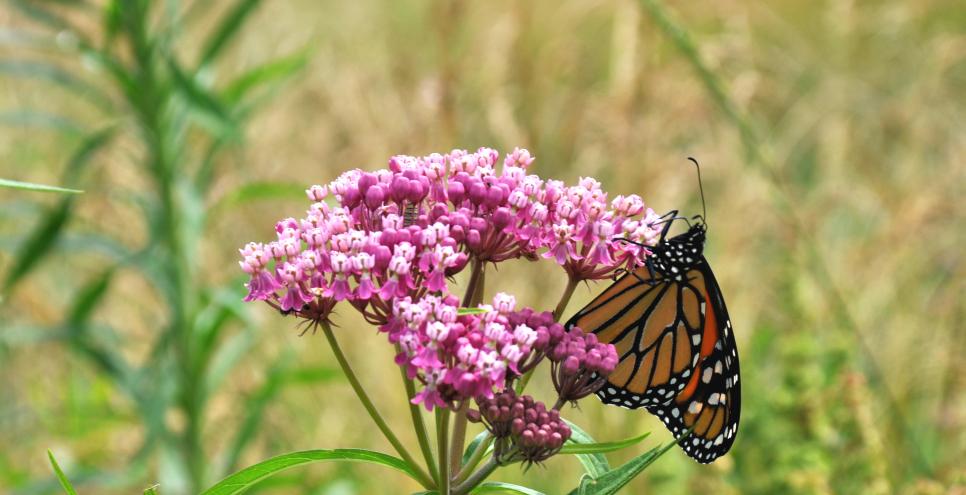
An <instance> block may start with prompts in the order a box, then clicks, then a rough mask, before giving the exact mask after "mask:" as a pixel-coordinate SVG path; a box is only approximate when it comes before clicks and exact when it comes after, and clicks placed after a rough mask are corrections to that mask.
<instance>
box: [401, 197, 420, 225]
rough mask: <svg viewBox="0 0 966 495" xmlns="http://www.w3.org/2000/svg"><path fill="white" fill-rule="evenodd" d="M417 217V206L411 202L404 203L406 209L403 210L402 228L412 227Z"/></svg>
mask: <svg viewBox="0 0 966 495" xmlns="http://www.w3.org/2000/svg"><path fill="white" fill-rule="evenodd" d="M418 217H419V206H417V205H416V204H415V203H412V202H409V203H406V207H405V208H404V209H403V227H409V226H410V225H414V224H415V223H416V219H417V218H418Z"/></svg>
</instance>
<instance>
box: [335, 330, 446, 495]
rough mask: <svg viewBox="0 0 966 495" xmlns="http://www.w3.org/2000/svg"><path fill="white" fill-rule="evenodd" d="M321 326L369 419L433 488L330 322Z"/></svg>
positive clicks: (419, 477) (431, 481)
mask: <svg viewBox="0 0 966 495" xmlns="http://www.w3.org/2000/svg"><path fill="white" fill-rule="evenodd" d="M319 326H320V327H322V333H324V334H325V338H326V340H328V341H329V347H331V348H332V353H333V354H335V359H336V361H338V362H339V366H340V367H341V368H342V372H343V373H344V374H345V377H346V379H348V380H349V384H350V385H352V390H353V391H355V393H356V396H357V397H359V401H360V402H362V406H363V407H364V408H365V409H366V412H367V413H369V417H371V418H372V421H373V422H374V423H376V426H377V427H378V428H379V431H381V432H382V434H383V436H385V437H386V440H388V441H389V443H390V444H392V447H393V448H394V449H396V452H397V453H398V454H399V457H402V459H403V460H404V461H405V462H406V464H409V466H410V467H411V468H412V469H413V471H415V473H416V475H417V477H418V480H417V481H419V483H420V484H421V485H423V487H424V488H431V487H432V486H433V485H434V483H433V480H432V478H430V476H429V475H428V474H426V471H425V470H424V469H423V468H422V467H421V466H420V465H419V464H418V463H417V462H416V460H415V459H413V457H412V455H410V454H409V451H407V450H406V447H404V446H403V444H402V442H400V441H399V438H398V437H396V434H395V433H393V431H392V429H390V428H389V425H388V424H386V421H385V420H384V419H383V418H382V415H380V414H379V411H378V410H377V409H376V406H375V404H373V403H372V399H370V398H369V394H368V393H366V389H365V388H364V387H363V386H362V383H360V382H359V379H358V378H357V377H356V374H355V372H354V371H353V370H352V366H350V365H349V361H348V360H347V359H346V357H345V354H343V353H342V347H340V346H339V342H338V340H336V338H335V334H334V333H333V332H332V327H331V326H330V325H329V323H328V322H324V321H323V322H321V323H319Z"/></svg>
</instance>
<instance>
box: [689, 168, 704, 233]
mask: <svg viewBox="0 0 966 495" xmlns="http://www.w3.org/2000/svg"><path fill="white" fill-rule="evenodd" d="M688 160H691V162H692V163H694V167H695V168H697V169H698V190H699V191H701V218H702V219H703V220H704V223H705V225H707V223H708V206H707V204H706V203H705V202H704V184H703V183H702V182H701V165H700V164H698V161H697V160H695V159H694V158H691V157H690V156H689V157H688Z"/></svg>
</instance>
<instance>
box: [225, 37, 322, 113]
mask: <svg viewBox="0 0 966 495" xmlns="http://www.w3.org/2000/svg"><path fill="white" fill-rule="evenodd" d="M308 60H309V50H307V49H305V50H301V51H299V52H297V53H295V54H293V55H289V56H287V57H281V58H278V59H275V60H272V61H271V62H268V63H266V64H263V65H260V66H258V67H255V68H254V69H252V70H250V71H248V72H246V73H244V74H242V75H241V76H239V77H238V78H237V79H235V80H234V81H232V82H231V83H229V84H228V85H227V86H226V87H225V89H224V91H222V93H221V94H222V98H223V99H224V100H225V101H227V102H228V103H230V104H237V103H238V102H240V101H241V100H242V99H243V98H244V97H245V95H247V94H248V92H249V91H251V90H252V89H255V88H257V87H258V86H261V85H263V84H267V83H270V82H280V81H284V80H285V79H288V78H289V77H292V76H294V75H295V74H297V73H298V72H300V71H301V70H302V69H303V68H305V65H306V64H307V63H308Z"/></svg>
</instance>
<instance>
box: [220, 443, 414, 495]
mask: <svg viewBox="0 0 966 495" xmlns="http://www.w3.org/2000/svg"><path fill="white" fill-rule="evenodd" d="M322 461H348V462H365V463H369V464H378V465H382V466H386V467H390V468H393V469H396V470H399V471H402V472H403V473H406V474H407V475H409V476H410V477H411V478H413V479H417V478H418V476H417V475H416V473H415V472H414V471H413V470H412V468H411V467H409V465H407V464H406V462H405V461H403V460H402V459H399V458H397V457H393V456H391V455H388V454H383V453H380V452H372V451H370V450H363V449H333V450H306V451H303V452H292V453H290V454H283V455H280V456H277V457H273V458H271V459H268V460H265V461H262V462H259V463H257V464H254V465H252V466H249V467H247V468H245V469H242V470H241V471H238V472H237V473H235V474H232V475H230V476H228V477H227V478H225V479H223V480H221V481H219V482H218V483H216V484H215V485H214V486H212V487H211V488H209V489H207V490H205V491H204V492H203V493H202V495H234V494H236V493H242V492H243V491H245V490H247V489H248V488H251V487H252V486H253V485H254V484H255V483H258V482H259V481H261V480H263V479H265V478H268V477H270V476H273V475H275V474H277V473H279V472H281V471H284V470H286V469H290V468H293V467H296V466H302V465H305V464H311V463H313V462H322Z"/></svg>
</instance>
